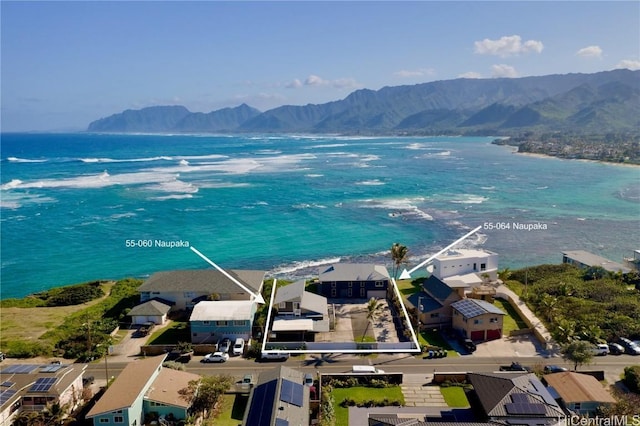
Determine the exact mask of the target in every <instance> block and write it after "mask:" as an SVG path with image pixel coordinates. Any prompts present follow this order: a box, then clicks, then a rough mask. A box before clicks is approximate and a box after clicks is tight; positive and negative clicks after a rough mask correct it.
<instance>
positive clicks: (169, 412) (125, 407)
mask: <svg viewBox="0 0 640 426" xmlns="http://www.w3.org/2000/svg"><path fill="white" fill-rule="evenodd" d="M164 359H165V355H161V356H156V357H149V358H145V359H139V360H136V361H133V362H131V363H129V364H128V365H127V366H126V367H125V368H124V370H122V373H120V375H119V376H118V377H117V378H116V380H114V381H113V383H111V385H110V386H109V388H108V389H107V390H106V392H105V393H104V395H102V397H101V398H100V399H99V400H98V402H96V404H95V405H94V406H93V408H91V410H90V411H89V412H88V413H87V415H86V418H87V419H93V424H94V426H141V425H144V424H148V423H150V422H153V421H155V422H157V423H156V424H172V423H177V422H179V421H180V420H185V419H186V418H187V417H188V414H189V408H190V407H189V404H188V403H187V402H186V401H185V400H184V399H182V398H181V396H180V394H179V390H180V389H183V388H185V387H187V385H188V383H189V381H191V380H198V379H199V378H200V376H198V375H196V374H192V373H187V372H184V371H177V370H171V369H168V368H165V369H163V368H162V362H163V361H164ZM163 422H164V423H163Z"/></svg>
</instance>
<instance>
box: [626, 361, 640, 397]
mask: <svg viewBox="0 0 640 426" xmlns="http://www.w3.org/2000/svg"><path fill="white" fill-rule="evenodd" d="M622 381H623V382H624V384H625V385H626V386H627V388H628V389H629V390H630V391H631V392H635V393H640V365H630V366H629V367H625V368H624V376H623V379H622Z"/></svg>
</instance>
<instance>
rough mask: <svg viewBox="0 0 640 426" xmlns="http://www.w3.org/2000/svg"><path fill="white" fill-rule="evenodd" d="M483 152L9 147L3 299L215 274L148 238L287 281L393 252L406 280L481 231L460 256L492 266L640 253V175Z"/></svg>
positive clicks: (69, 139)
mask: <svg viewBox="0 0 640 426" xmlns="http://www.w3.org/2000/svg"><path fill="white" fill-rule="evenodd" d="M490 142H491V139H490V138H466V137H465V138H463V137H429V138H414V137H380V138H367V137H361V138H357V137H334V136H275V135H269V136H210V135H161V136H160V135H101V134H80V133H79V134H3V135H2V139H1V152H0V161H1V162H0V166H1V182H0V185H1V186H0V197H1V206H2V208H1V209H0V214H1V222H0V225H1V229H0V230H1V242H2V244H1V250H2V251H1V253H0V254H1V262H2V266H1V275H0V279H1V292H2V293H1V297H2V298H8V297H21V296H24V295H26V294H29V293H33V292H35V291H39V290H43V289H46V288H50V287H54V286H59V285H63V284H72V283H77V282H83V281H87V280H92V279H101V278H122V277H127V276H135V277H146V276H148V275H149V274H152V273H154V272H156V271H160V270H170V269H181V268H205V267H208V265H207V264H206V263H205V262H204V261H203V260H202V259H200V258H199V257H198V256H197V255H196V254H195V253H193V252H192V251H191V250H189V249H188V248H185V247H177V248H169V247H159V246H157V243H156V240H157V241H161V242H166V243H167V244H169V243H170V242H182V244H184V243H185V242H188V243H189V245H190V246H193V247H195V248H197V249H198V250H199V251H200V252H202V253H203V254H205V255H206V256H207V257H209V258H210V259H211V260H213V261H214V262H216V263H217V264H218V265H220V266H222V267H223V268H245V269H262V270H266V271H269V274H270V275H272V276H278V277H287V278H294V277H300V276H313V275H315V274H316V273H317V267H318V265H321V264H323V263H327V262H331V261H336V260H338V259H340V260H342V261H366V262H369V261H374V262H383V263H386V264H388V265H389V266H390V258H389V256H388V254H387V253H386V252H387V251H388V249H389V247H390V246H391V245H392V243H394V242H399V243H401V244H404V245H406V246H407V247H409V250H410V254H411V264H410V265H409V267H411V266H415V265H416V264H418V263H419V262H420V261H421V260H423V259H425V258H426V257H427V256H428V255H430V254H432V253H434V252H435V251H436V250H437V249H438V248H442V247H444V246H445V245H447V244H449V243H450V242H452V241H454V240H455V239H457V238H458V237H460V236H462V235H463V234H464V233H466V232H468V231H469V230H470V229H472V228H474V227H476V226H479V225H482V226H485V227H486V228H487V229H483V230H482V232H481V233H480V234H478V235H476V236H474V237H473V238H471V239H469V240H468V241H467V242H465V243H464V244H466V245H467V246H474V247H484V248H486V249H489V250H494V251H496V252H498V253H499V254H500V255H501V260H500V263H501V265H500V266H501V267H511V268H515V267H520V266H525V265H534V264H539V263H546V262H550V263H559V262H560V261H561V254H560V252H561V251H562V250H570V249H585V250H589V251H593V252H595V253H598V254H601V255H603V256H607V257H609V258H611V259H613V260H616V261H621V259H622V256H623V255H626V254H629V253H631V251H632V250H633V249H637V248H640V168H633V167H622V166H615V165H606V164H598V163H590V162H582V161H566V160H559V159H552V158H537V157H531V156H524V155H518V154H513V153H512V149H510V148H505V147H499V146H494V145H491V144H490ZM514 224H521V225H524V226H525V227H526V226H528V225H534V224H539V225H540V226H541V227H543V228H546V229H541V230H523V229H514V226H513V225H514ZM507 225H508V226H509V228H507ZM491 227H493V228H494V229H488V228H491ZM128 245H132V246H133V247H128ZM147 245H150V246H151V247H147Z"/></svg>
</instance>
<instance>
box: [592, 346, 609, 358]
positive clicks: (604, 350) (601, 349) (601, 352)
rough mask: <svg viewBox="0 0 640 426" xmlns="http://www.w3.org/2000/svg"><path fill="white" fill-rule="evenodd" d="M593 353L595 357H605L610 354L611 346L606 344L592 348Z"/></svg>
mask: <svg viewBox="0 0 640 426" xmlns="http://www.w3.org/2000/svg"><path fill="white" fill-rule="evenodd" d="M591 351H592V352H593V354H594V355H597V356H605V355H607V354H608V353H609V346H608V345H606V344H604V343H600V344H597V345H595V346H594V347H593V348H591Z"/></svg>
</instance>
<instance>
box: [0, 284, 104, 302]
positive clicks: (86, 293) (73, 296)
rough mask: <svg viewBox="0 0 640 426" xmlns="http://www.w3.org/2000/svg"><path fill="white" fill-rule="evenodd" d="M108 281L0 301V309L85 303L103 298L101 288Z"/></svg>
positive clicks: (65, 287)
mask: <svg viewBox="0 0 640 426" xmlns="http://www.w3.org/2000/svg"><path fill="white" fill-rule="evenodd" d="M107 282H108V281H91V282H87V283H83V284H74V285H68V286H63V287H56V288H52V289H49V290H46V291H41V292H39V293H34V294H32V295H29V296H27V297H24V298H22V299H4V300H2V301H0V308H36V307H56V306H73V305H80V304H82V303H87V302H90V301H92V300H96V299H99V298H100V297H102V296H104V294H105V292H104V289H103V286H104V284H105V283H107Z"/></svg>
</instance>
